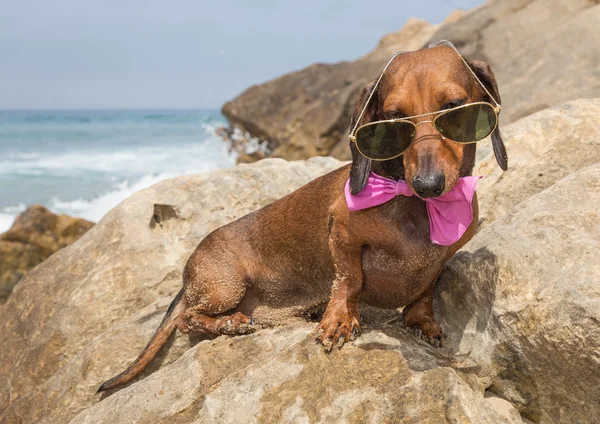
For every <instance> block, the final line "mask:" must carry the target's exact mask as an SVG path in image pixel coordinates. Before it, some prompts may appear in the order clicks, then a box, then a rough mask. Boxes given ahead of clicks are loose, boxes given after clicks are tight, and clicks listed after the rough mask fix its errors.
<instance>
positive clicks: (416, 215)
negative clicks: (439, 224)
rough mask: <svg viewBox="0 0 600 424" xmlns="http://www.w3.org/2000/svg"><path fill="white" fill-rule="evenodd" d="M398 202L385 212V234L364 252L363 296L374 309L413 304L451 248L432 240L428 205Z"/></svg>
mask: <svg viewBox="0 0 600 424" xmlns="http://www.w3.org/2000/svg"><path fill="white" fill-rule="evenodd" d="M399 200H400V201H397V202H395V204H390V205H389V206H388V208H387V209H384V210H383V211H382V214H381V215H382V216H381V218H382V220H383V221H382V223H384V226H383V227H382V232H381V233H379V234H378V235H377V237H373V238H372V240H371V242H370V243H369V244H368V245H367V246H366V248H365V250H364V252H363V257H362V264H363V272H364V275H365V285H364V288H363V294H362V295H361V297H362V298H363V299H364V300H365V301H367V302H368V303H371V304H373V305H374V306H379V307H387V308H395V307H399V306H403V305H406V304H408V303H410V302H411V301H412V300H414V299H415V298H416V297H418V295H419V294H420V293H422V292H423V290H424V289H425V288H427V287H428V286H429V285H430V284H431V283H432V282H433V280H434V279H435V278H436V276H437V275H438V274H439V272H440V271H441V269H442V267H443V265H444V262H445V261H446V259H447V257H448V251H449V249H448V247H445V246H439V245H436V244H433V243H432V242H431V240H430V238H429V220H428V216H427V210H426V209H425V205H424V204H423V205H420V204H419V203H417V202H419V201H420V200H419V199H410V198H409V199H406V198H405V199H399ZM415 201H417V202H415ZM421 202H422V201H421ZM421 206H422V207H421Z"/></svg>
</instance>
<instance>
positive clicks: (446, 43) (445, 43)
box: [349, 40, 502, 162]
mask: <svg viewBox="0 0 600 424" xmlns="http://www.w3.org/2000/svg"><path fill="white" fill-rule="evenodd" d="M436 46H448V47H450V48H451V49H452V50H454V52H455V53H456V54H457V55H458V57H459V58H460V60H461V61H462V62H463V64H464V65H465V67H466V68H467V69H468V70H469V72H470V73H471V75H472V76H473V77H474V78H475V80H476V81H477V82H478V83H479V85H480V86H481V88H483V90H484V91H485V93H486V94H487V95H488V96H489V98H490V99H492V101H493V102H494V104H495V106H494V105H492V104H491V103H489V102H473V103H467V104H465V105H460V106H457V107H454V108H452V109H445V110H438V111H435V112H429V113H422V114H420V115H414V116H408V117H406V118H399V119H387V120H383V121H373V122H367V123H366V124H363V125H360V126H359V123H360V121H361V120H362V118H363V116H364V114H365V111H366V110H367V106H368V105H369V103H370V102H371V99H372V98H373V94H374V93H375V92H376V90H377V88H378V87H379V83H380V82H381V79H382V78H383V75H384V74H385V71H387V69H388V68H389V66H390V65H391V64H392V62H393V61H394V59H396V58H397V57H398V56H400V55H401V54H404V53H407V52H405V51H403V52H397V53H395V54H394V55H393V56H392V57H391V58H390V60H389V61H388V63H387V64H386V65H385V67H384V68H383V71H381V74H380V75H379V78H377V81H376V82H375V85H374V86H373V89H372V90H371V93H370V94H369V97H368V98H367V101H366V102H365V105H364V106H363V108H362V110H361V112H360V115H359V116H358V119H357V120H356V122H355V123H354V127H353V128H352V131H350V134H349V138H350V142H353V143H354V145H355V146H356V149H357V150H358V152H359V153H360V154H361V155H363V156H364V157H366V158H367V159H370V160H373V161H379V162H382V161H386V160H391V159H395V158H397V157H399V156H401V155H402V154H403V153H404V152H405V151H406V150H407V149H408V147H407V148H406V149H404V150H403V151H402V152H401V153H399V154H397V155H395V156H392V157H389V158H386V159H373V158H371V157H369V156H367V155H365V154H364V153H363V152H361V150H360V148H359V147H358V143H357V142H356V133H357V132H358V131H359V130H360V129H362V128H364V127H367V126H371V125H377V124H381V123H393V122H408V123H410V124H411V125H413V126H414V127H415V130H416V128H417V126H419V125H421V124H425V123H431V124H432V126H433V128H434V129H435V130H436V131H437V132H438V134H440V136H442V139H443V140H446V139H447V140H450V141H452V142H454V143H459V144H472V143H477V142H478V141H480V140H483V139H484V138H485V137H482V138H480V139H479V140H474V141H468V142H459V141H454V140H451V139H449V138H447V137H445V136H444V135H443V134H442V133H440V132H439V130H438V129H437V127H436V126H435V121H436V120H437V119H438V118H439V117H440V116H442V115H445V114H447V113H450V112H454V111H456V110H458V109H461V108H465V107H468V106H473V105H477V104H487V105H489V106H491V108H492V110H493V111H494V113H495V114H496V124H495V125H494V129H492V131H490V133H489V134H488V135H490V134H491V133H493V132H494V131H495V130H496V128H497V127H498V120H499V119H500V117H499V116H498V114H499V113H500V111H501V110H502V106H501V105H500V103H498V101H497V100H496V99H495V98H494V96H492V95H491V93H490V92H489V90H488V89H487V88H486V87H485V85H483V83H482V82H481V80H480V79H479V77H478V76H477V74H475V72H474V71H473V70H472V69H471V67H470V66H469V64H468V63H467V61H466V60H465V59H464V58H463V57H462V55H461V54H460V53H459V52H458V50H457V49H456V47H455V46H454V44H452V43H451V42H450V41H448V40H441V41H438V42H437V43H433V44H431V45H429V47H430V48H431V47H436ZM436 114H437V116H436V117H435V118H433V119H432V120H429V121H420V122H417V123H416V124H415V123H414V122H412V121H410V119H414V118H421V117H423V116H429V115H436ZM488 135H486V137H487V136H488ZM413 141H414V134H413V139H412V140H411V141H410V143H409V147H410V145H411V144H412V142H413Z"/></svg>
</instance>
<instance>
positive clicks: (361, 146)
mask: <svg viewBox="0 0 600 424" xmlns="http://www.w3.org/2000/svg"><path fill="white" fill-rule="evenodd" d="M414 135H415V127H414V126H413V125H412V124H410V123H408V122H381V123H378V124H372V125H367V126H364V127H362V128H360V129H359V130H358V131H357V133H356V145H357V147H358V150H360V152H361V153H362V154H363V155H365V156H367V157H369V158H371V159H375V160H386V159H391V158H394V157H396V156H399V155H400V154H402V152H404V151H405V150H406V149H407V148H408V146H410V143H411V142H412V139H413V137H414Z"/></svg>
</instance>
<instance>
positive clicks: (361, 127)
mask: <svg viewBox="0 0 600 424" xmlns="http://www.w3.org/2000/svg"><path fill="white" fill-rule="evenodd" d="M476 105H488V106H489V107H491V108H492V110H493V111H494V114H495V115H496V122H495V124H494V128H492V130H491V131H490V132H489V133H487V134H486V135H485V136H484V137H481V138H480V139H477V140H473V141H455V140H452V139H451V138H448V137H446V136H445V135H444V134H442V133H441V132H440V130H439V129H438V128H437V126H436V125H435V121H437V119H438V118H439V117H440V116H444V115H447V114H448V113H451V112H455V111H457V110H460V109H464V108H467V107H470V106H476ZM498 112H500V108H499V107H498V108H496V107H494V105H492V104H491V103H489V102H473V103H467V104H464V105H460V106H457V107H453V108H452V109H445V110H438V111H436V112H430V113H423V114H421V115H415V116H409V117H407V118H398V119H386V120H383V121H373V122H368V123H366V124H364V125H361V126H360V127H358V128H357V129H356V132H355V134H353V135H351V136H350V140H351V141H353V142H354V143H355V144H356V149H357V150H358V152H359V153H360V154H361V155H363V156H364V157H366V158H369V159H371V160H373V161H377V162H383V161H386V160H392V159H395V158H397V157H398V156H402V154H403V153H404V152H405V151H406V150H407V149H408V148H409V147H410V145H411V144H412V142H413V141H414V139H415V133H414V132H413V134H412V139H411V140H410V143H408V147H406V149H404V150H402V152H400V153H398V154H397V155H395V156H391V157H388V158H385V159H375V158H372V157H370V156H367V155H366V154H364V153H363V152H362V151H361V150H360V147H359V146H358V142H357V141H356V134H358V132H359V131H360V130H361V129H363V128H365V127H370V126H374V125H379V124H391V123H396V122H404V123H407V124H411V125H412V126H413V127H414V128H415V132H416V130H417V127H418V126H419V125H421V124H426V123H431V125H432V126H433V128H434V129H435V131H436V132H437V133H438V134H439V135H440V136H441V137H442V139H443V140H449V141H452V142H453V143H458V144H473V143H477V142H478V141H481V140H483V139H484V138H485V137H487V136H489V135H490V134H491V133H493V132H494V130H495V129H496V128H497V127H498V119H499V117H498ZM435 114H437V116H436V117H435V118H433V119H432V120H428V121H419V122H417V123H416V124H415V123H414V122H412V121H409V119H413V118H421V117H423V116H429V115H435Z"/></svg>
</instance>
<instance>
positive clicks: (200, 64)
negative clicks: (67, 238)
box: [0, 0, 483, 109]
mask: <svg viewBox="0 0 600 424" xmlns="http://www.w3.org/2000/svg"><path fill="white" fill-rule="evenodd" d="M481 3H483V0H421V1H414V0H413V1H407V0H405V1H399V0H396V1H391V0H381V1H376V0H373V1H364V0H363V1H355V0H345V1H337V0H336V1H329V0H301V1H294V2H292V1H284V0H280V1H275V0H270V1H266V0H216V1H207V0H172V1H170V2H167V1H164V0H162V1H155V0H145V1H142V0H119V1H116V0H104V1H96V2H92V1H85V0H52V1H50V0H38V1H30V0H18V1H15V0H0V109H139V108H142V109H172V108H211V109H214V108H220V107H221V105H222V104H223V103H224V102H226V101H227V100H230V99H232V98H234V97H235V96H236V95H237V94H239V93H241V92H242V91H243V90H244V89H246V88H248V87H249V86H251V85H253V84H257V83H261V82H265V81H268V80H270V79H272V78H275V77H277V76H280V75H282V74H284V73H287V72H290V71H293V70H297V69H301V68H304V67H306V66H308V65H310V64H312V63H315V62H322V63H323V62H324V63H332V62H337V61H341V60H353V59H356V58H358V57H360V56H362V55H363V54H365V53H367V52H368V51H369V50H371V49H372V48H374V47H375V46H376V45H377V42H378V40H379V39H380V38H381V37H382V36H383V35H385V34H387V33H389V32H394V31H398V30H399V29H400V28H402V26H403V24H404V23H405V22H406V20H407V19H408V18H410V17H419V18H422V19H425V20H427V21H428V22H431V23H439V22H441V21H442V20H443V19H444V18H445V17H446V16H447V15H448V14H449V13H450V12H451V11H452V10H454V9H458V8H461V9H471V8H473V7H476V6H478V5H479V4H481Z"/></svg>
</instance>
